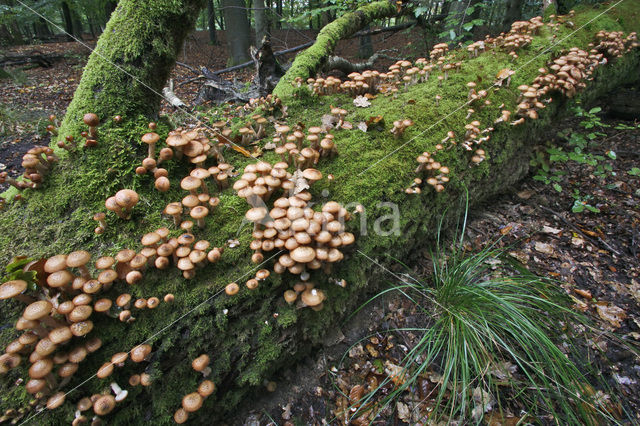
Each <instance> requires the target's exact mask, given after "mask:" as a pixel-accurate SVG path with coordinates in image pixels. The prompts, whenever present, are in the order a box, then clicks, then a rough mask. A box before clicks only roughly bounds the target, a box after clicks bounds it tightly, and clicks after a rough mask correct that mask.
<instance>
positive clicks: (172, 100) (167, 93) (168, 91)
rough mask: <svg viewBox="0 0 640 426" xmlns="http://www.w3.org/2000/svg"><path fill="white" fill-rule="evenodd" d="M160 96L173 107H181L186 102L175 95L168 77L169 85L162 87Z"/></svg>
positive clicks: (171, 80)
mask: <svg viewBox="0 0 640 426" xmlns="http://www.w3.org/2000/svg"><path fill="white" fill-rule="evenodd" d="M162 96H164V99H165V100H166V101H167V102H169V105H171V106H172V107H174V108H182V107H185V106H186V104H185V103H184V102H182V99H180V98H179V97H177V96H176V94H175V93H174V92H173V79H172V78H170V79H169V86H167V87H165V88H164V89H162Z"/></svg>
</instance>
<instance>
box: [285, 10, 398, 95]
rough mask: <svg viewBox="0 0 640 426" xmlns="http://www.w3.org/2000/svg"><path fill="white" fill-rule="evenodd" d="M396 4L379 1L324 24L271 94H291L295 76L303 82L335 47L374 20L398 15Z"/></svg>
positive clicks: (318, 67)
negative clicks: (313, 40) (310, 44)
mask: <svg viewBox="0 0 640 426" xmlns="http://www.w3.org/2000/svg"><path fill="white" fill-rule="evenodd" d="M398 11H399V9H398V5H397V4H396V2H394V1H390V0H383V1H377V2H375V3H371V4H367V5H364V6H361V7H359V8H358V9H357V10H355V11H353V12H348V13H345V14H344V15H342V16H341V17H340V18H338V19H336V20H335V21H333V22H331V23H330V24H328V25H326V26H325V27H323V28H322V30H320V32H319V33H318V36H317V37H316V41H315V43H314V44H313V45H312V46H311V47H309V48H308V49H307V50H305V51H304V52H302V53H299V54H298V55H296V58H295V60H294V61H293V64H292V65H291V68H289V71H287V73H286V74H285V75H284V77H282V78H281V79H280V81H279V82H278V85H277V86H276V87H275V89H274V90H273V94H274V95H276V96H278V97H280V98H283V99H284V98H286V97H288V95H289V94H290V92H291V91H292V87H291V83H293V81H294V79H295V78H296V77H300V78H302V79H303V80H306V79H307V78H308V77H311V76H312V75H315V73H316V72H317V71H318V70H320V67H322V65H323V64H324V63H325V61H326V60H327V59H328V58H329V56H330V55H331V54H332V53H333V49H334V48H335V46H336V44H338V42H339V41H340V40H342V39H345V38H347V37H349V36H351V35H352V34H355V33H356V32H358V31H360V30H361V29H363V28H364V27H365V26H366V25H367V24H369V23H371V22H372V21H375V20H376V19H383V18H388V17H391V16H395V15H397V14H398Z"/></svg>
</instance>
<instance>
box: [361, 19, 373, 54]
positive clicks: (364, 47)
mask: <svg viewBox="0 0 640 426" xmlns="http://www.w3.org/2000/svg"><path fill="white" fill-rule="evenodd" d="M369 28H370V27H369V25H367V26H365V27H364V28H363V30H368V29H369ZM358 41H359V44H358V58H363V59H366V58H369V57H371V55H373V43H372V42H371V36H370V35H369V34H366V35H363V36H360V37H358Z"/></svg>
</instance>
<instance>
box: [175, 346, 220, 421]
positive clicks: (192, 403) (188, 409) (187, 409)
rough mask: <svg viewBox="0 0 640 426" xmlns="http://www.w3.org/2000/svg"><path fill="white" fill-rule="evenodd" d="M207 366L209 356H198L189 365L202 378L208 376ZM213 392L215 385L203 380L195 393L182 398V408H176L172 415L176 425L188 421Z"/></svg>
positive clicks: (208, 369)
mask: <svg viewBox="0 0 640 426" xmlns="http://www.w3.org/2000/svg"><path fill="white" fill-rule="evenodd" d="M208 365H209V356H208V355H206V354H202V355H200V356H199V357H197V358H196V359H194V360H193V362H192V363H191V366H192V367H193V369H194V370H195V371H197V372H199V373H202V375H203V376H204V377H206V376H208V375H209V372H210V371H211V369H210V368H209V367H208ZM215 390H216V385H215V383H213V382H212V381H211V380H208V379H205V380H203V381H202V382H200V385H199V386H198V390H197V391H196V392H191V393H189V394H187V395H185V396H184V397H183V398H182V407H181V408H178V409H177V410H176V412H175V413H174V414H173V420H174V421H175V422H176V423H178V424H182V423H185V422H186V421H187V420H188V419H189V414H190V413H193V412H196V411H198V410H199V409H200V408H201V407H202V404H203V403H204V400H205V399H206V398H207V397H208V396H209V395H211V394H212V393H213V392H215Z"/></svg>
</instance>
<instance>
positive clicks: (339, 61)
mask: <svg viewBox="0 0 640 426" xmlns="http://www.w3.org/2000/svg"><path fill="white" fill-rule="evenodd" d="M390 51H395V49H387V50H381V51H379V52H376V53H374V54H373V55H371V57H369V59H367V60H366V61H364V62H351V61H349V60H348V59H345V58H343V57H341V56H329V59H327V63H326V64H325V65H324V66H323V67H322V69H323V70H324V71H331V70H338V71H342V72H343V73H345V74H350V73H352V72H362V71H364V70H367V69H371V68H373V66H374V64H375V62H376V61H378V60H379V59H383V58H384V59H391V60H393V61H397V60H399V59H400V58H396V57H393V56H389V55H387V54H386V53H385V52H390Z"/></svg>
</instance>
